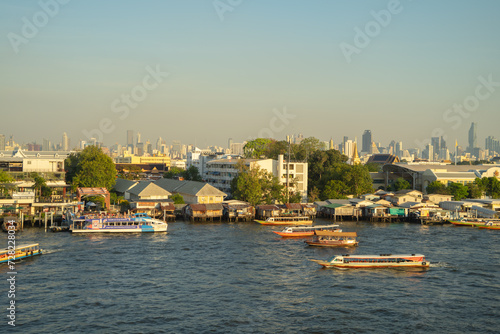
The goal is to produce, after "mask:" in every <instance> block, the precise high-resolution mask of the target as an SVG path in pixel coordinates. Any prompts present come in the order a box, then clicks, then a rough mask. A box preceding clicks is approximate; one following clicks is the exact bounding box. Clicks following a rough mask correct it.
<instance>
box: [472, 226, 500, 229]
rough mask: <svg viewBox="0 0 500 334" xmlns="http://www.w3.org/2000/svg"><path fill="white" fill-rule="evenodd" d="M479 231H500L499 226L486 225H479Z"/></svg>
mask: <svg viewBox="0 0 500 334" xmlns="http://www.w3.org/2000/svg"><path fill="white" fill-rule="evenodd" d="M477 227H479V228H481V229H486V230H500V226H488V225H480V226H477Z"/></svg>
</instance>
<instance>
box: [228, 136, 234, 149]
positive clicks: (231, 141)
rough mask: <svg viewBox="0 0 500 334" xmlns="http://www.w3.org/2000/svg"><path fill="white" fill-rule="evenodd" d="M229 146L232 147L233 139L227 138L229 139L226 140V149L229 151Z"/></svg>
mask: <svg viewBox="0 0 500 334" xmlns="http://www.w3.org/2000/svg"><path fill="white" fill-rule="evenodd" d="M231 145H233V138H229V139H228V140H227V148H228V149H231Z"/></svg>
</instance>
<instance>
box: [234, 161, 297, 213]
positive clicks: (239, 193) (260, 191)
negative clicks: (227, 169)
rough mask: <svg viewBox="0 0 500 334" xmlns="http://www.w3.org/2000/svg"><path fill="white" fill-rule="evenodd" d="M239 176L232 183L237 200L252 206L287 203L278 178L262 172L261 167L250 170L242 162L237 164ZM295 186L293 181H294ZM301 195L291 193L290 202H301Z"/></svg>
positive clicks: (283, 189)
mask: <svg viewBox="0 0 500 334" xmlns="http://www.w3.org/2000/svg"><path fill="white" fill-rule="evenodd" d="M237 168H238V175H237V176H236V177H235V178H234V179H233V180H232V181H231V192H232V195H233V197H234V198H235V199H239V200H242V201H246V202H249V203H250V204H252V205H254V206H255V205H259V204H272V203H275V202H280V203H285V202H286V189H285V186H284V185H282V184H281V183H280V181H279V179H278V178H277V177H276V176H273V175H272V174H271V173H269V172H266V171H265V170H261V169H260V168H259V166H255V167H253V168H250V167H248V166H246V165H245V164H244V163H243V162H242V161H238V163H237ZM292 184H293V181H292ZM300 199H301V196H300V194H298V193H291V194H290V196H289V202H291V203H293V202H299V201H300Z"/></svg>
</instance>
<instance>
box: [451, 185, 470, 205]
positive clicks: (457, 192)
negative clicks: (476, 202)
mask: <svg viewBox="0 0 500 334" xmlns="http://www.w3.org/2000/svg"><path fill="white" fill-rule="evenodd" d="M448 191H449V192H450V195H453V199H454V200H455V201H460V200H461V199H463V198H467V196H468V195H469V192H468V189H467V187H466V186H464V185H463V184H461V183H456V182H453V183H450V184H449V185H448Z"/></svg>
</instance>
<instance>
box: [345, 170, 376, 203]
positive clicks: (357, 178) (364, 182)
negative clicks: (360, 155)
mask: <svg viewBox="0 0 500 334" xmlns="http://www.w3.org/2000/svg"><path fill="white" fill-rule="evenodd" d="M345 166H347V167H348V168H346V169H345V172H344V175H343V176H342V179H343V180H344V183H345V185H346V186H347V191H348V194H351V195H354V196H359V195H362V194H366V193H371V192H373V180H372V178H371V177H370V172H368V168H366V166H363V165H354V166H349V165H345Z"/></svg>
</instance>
